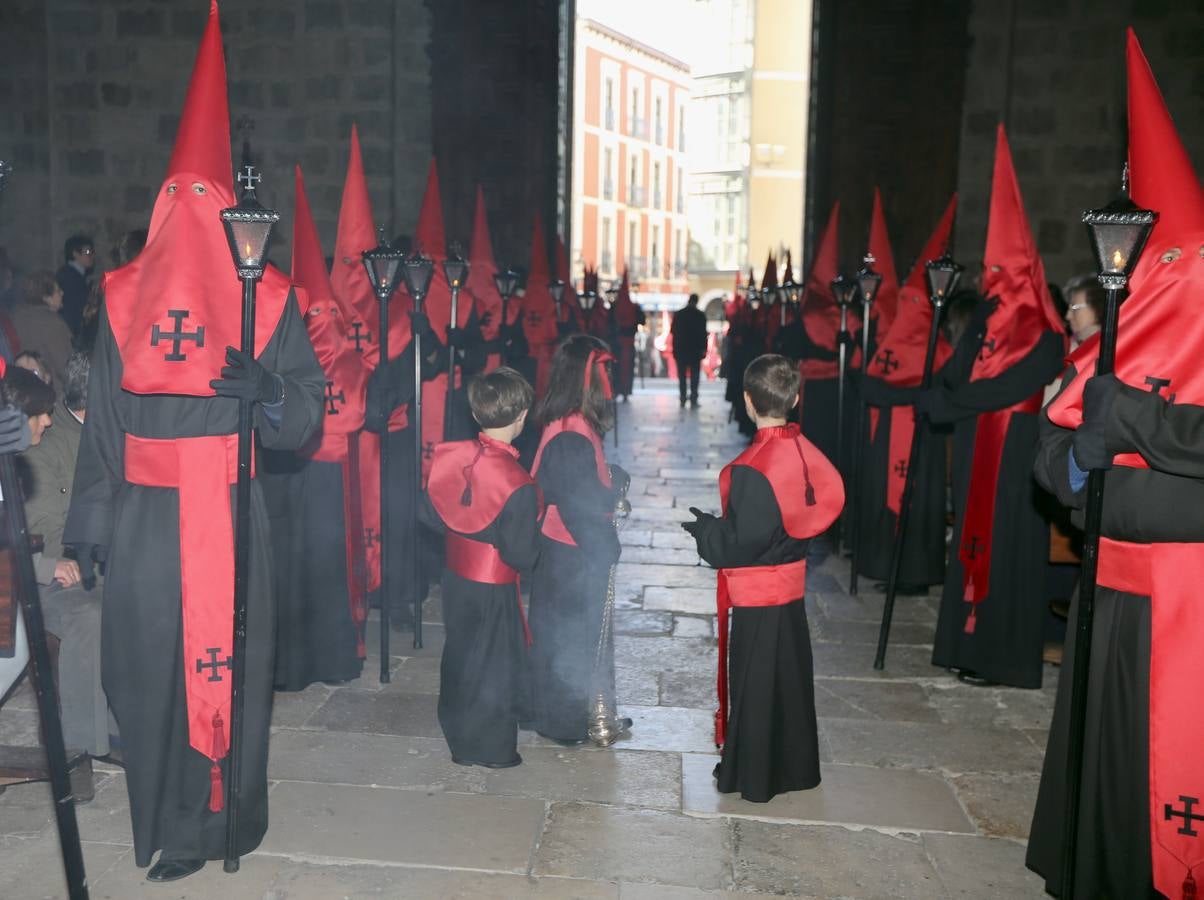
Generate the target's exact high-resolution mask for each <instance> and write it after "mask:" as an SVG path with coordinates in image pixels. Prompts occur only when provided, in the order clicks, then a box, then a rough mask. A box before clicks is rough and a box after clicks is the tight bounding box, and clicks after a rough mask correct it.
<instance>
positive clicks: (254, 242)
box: [221, 165, 280, 872]
mask: <svg viewBox="0 0 1204 900" xmlns="http://www.w3.org/2000/svg"><path fill="white" fill-rule="evenodd" d="M259 180H260V176H259V175H258V174H256V172H255V168H254V166H250V165H247V166H245V167H244V168H243V171H242V172H241V173H240V174H239V176H238V183H239V184H241V185H242V187H243V193H242V197H241V198H240V199H239V201H238V206H233V207H229V208H227V209H223V210H222V212H221V216H222V224H223V225H224V226H225V228H226V240H227V241H229V244H230V254H231V255H232V256H233V257H234V266H235V268H236V269H237V270H238V277H239V279H240V280H241V281H242V334H241V337H240V340H239V349H240V350H241V351H242V353H243V355H244V356H246V357H249V358H252V359H253V358H254V356H255V286H256V285H257V284H258V283H259V279H261V278H262V277H263V271H264V268H265V266H266V264H267V263H266V255H267V246H268V241H269V240H270V239H271V237H272V228H273V227H274V226H275V224H276V223H277V222H279V221H280V214H279V213H277V212H276V211H275V210H272V209H264V208H263V207H262V206H261V205H260V204H259V201H258V199H256V197H255V185H256V184H257V183H258V182H259ZM253 412H254V406H253V401H251V400H246V399H240V400H239V401H238V480H237V482H236V483H235V489H234V497H235V505H234V509H235V515H234V650H233V653H232V655H233V657H234V661H233V664H232V666H231V669H232V671H231V675H230V680H231V685H230V742H229V748H230V749H229V756H228V759H229V763H228V775H229V777H228V778H227V779H226V859H225V862H224V863H223V866H224V868H225V870H226V871H227V872H237V871H238V803H239V796H240V794H241V792H240V790H239V785H240V782H241V780H242V752H241V750H242V747H241V744H242V726H243V705H244V699H245V698H244V695H243V683H244V681H245V680H246V670H247V666H246V655H247V570H248V567H249V563H250V557H251V449H252V447H253V443H252V442H253V434H252V427H253V425H252V421H253V419H252V415H253Z"/></svg>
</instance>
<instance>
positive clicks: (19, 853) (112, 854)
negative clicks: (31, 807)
mask: <svg viewBox="0 0 1204 900" xmlns="http://www.w3.org/2000/svg"><path fill="white" fill-rule="evenodd" d="M82 848H83V851H84V871H85V872H86V873H87V876H88V881H89V884H92V883H94V882H95V881H98V880H100V879H103V878H104V876H105V873H107V872H109V871H110V870H112V869H114V868H115V867H120V868H130V869H134V851H133V848H132V847H130V846H128V845H124V844H106V843H97V842H95V841H84V842H83V843H82ZM0 863H2V864H0V897H5V898H12V900H61V898H63V897H66V896H67V879H66V876H65V875H64V874H63V856H62V850H61V849H60V848H59V838H58V832H57V831H55V830H54V829H49V830H48V831H46V832H45V833H43V834H41V835H38V836H37V837H26V838H20V837H0ZM218 868H219V869H220V868H221V867H220V866H218ZM134 871H135V872H137V873H138V874H139V877H140V878H142V879H144V882H143V883H145V877H146V876H145V872H143V871H142V870H141V869H134ZM90 893H91V896H92V897H93V898H98V900H99V898H104V897H105V896H106V895H105V894H103V893H97V892H96V891H94V890H93V891H91V892H90ZM130 896H131V895H130V894H124V895H122V900H126V898H128V897H130Z"/></svg>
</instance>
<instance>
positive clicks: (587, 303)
mask: <svg viewBox="0 0 1204 900" xmlns="http://www.w3.org/2000/svg"><path fill="white" fill-rule="evenodd" d="M577 302H579V303H580V304H581V308H582V309H583V310H584V311H585V312H590V311H591V310H592V309H593V308H594V304H595V303H597V302H598V292H597V291H593V290H590V291H582V292H581V293H580V294H579V295H578V296H577Z"/></svg>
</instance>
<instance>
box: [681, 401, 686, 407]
mask: <svg viewBox="0 0 1204 900" xmlns="http://www.w3.org/2000/svg"><path fill="white" fill-rule="evenodd" d="M681 408H682V409H685V408H686V401H685V400H682V401H681Z"/></svg>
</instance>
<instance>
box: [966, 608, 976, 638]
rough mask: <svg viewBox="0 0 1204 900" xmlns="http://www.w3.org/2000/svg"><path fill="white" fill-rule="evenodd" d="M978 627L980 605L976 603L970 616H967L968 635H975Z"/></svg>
mask: <svg viewBox="0 0 1204 900" xmlns="http://www.w3.org/2000/svg"><path fill="white" fill-rule="evenodd" d="M977 625H978V604H977V603H974V604H971V606H970V615H968V616H966V634H973V633H974V628H975V626H977Z"/></svg>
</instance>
